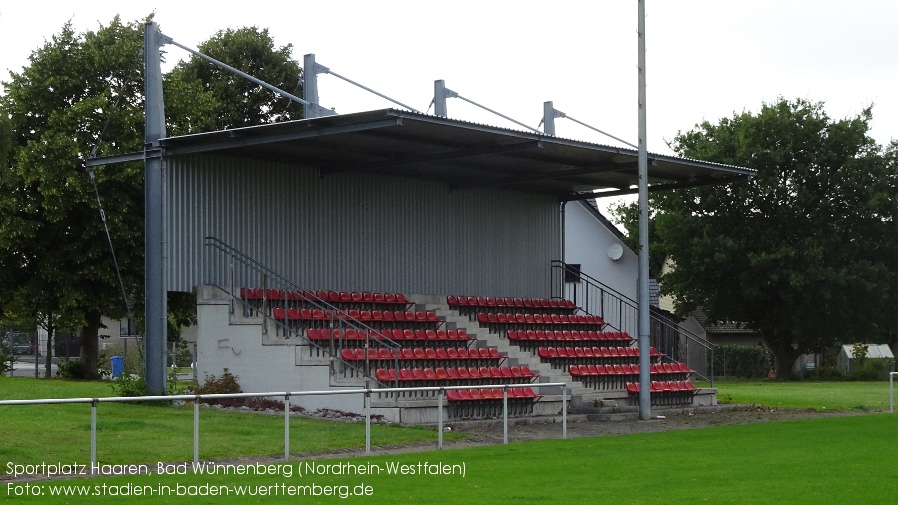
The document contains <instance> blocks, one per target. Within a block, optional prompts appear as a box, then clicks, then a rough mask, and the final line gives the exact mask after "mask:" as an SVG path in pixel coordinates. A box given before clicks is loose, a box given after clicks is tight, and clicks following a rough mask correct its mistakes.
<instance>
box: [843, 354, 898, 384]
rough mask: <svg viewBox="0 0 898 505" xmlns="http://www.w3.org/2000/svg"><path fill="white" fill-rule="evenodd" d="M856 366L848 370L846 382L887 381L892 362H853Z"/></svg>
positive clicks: (865, 360)
mask: <svg viewBox="0 0 898 505" xmlns="http://www.w3.org/2000/svg"><path fill="white" fill-rule="evenodd" d="M855 361H856V363H857V366H855V367H854V368H851V369H850V370H848V380H852V381H875V380H882V379H887V378H888V377H889V372H891V371H892V369H893V365H894V362H893V361H892V360H891V359H889V358H882V359H871V358H867V359H863V360H855Z"/></svg>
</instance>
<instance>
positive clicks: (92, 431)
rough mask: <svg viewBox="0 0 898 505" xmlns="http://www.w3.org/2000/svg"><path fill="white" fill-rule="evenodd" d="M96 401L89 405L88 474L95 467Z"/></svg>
mask: <svg viewBox="0 0 898 505" xmlns="http://www.w3.org/2000/svg"><path fill="white" fill-rule="evenodd" d="M97 401H98V400H97V399H96V398H94V399H93V401H92V402H91V403H90V474H91V475H93V474H94V468H96V466H97Z"/></svg>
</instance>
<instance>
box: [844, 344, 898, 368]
mask: <svg viewBox="0 0 898 505" xmlns="http://www.w3.org/2000/svg"><path fill="white" fill-rule="evenodd" d="M855 345H864V346H866V347H867V356H866V359H891V360H892V363H893V368H894V361H895V355H894V354H893V353H892V350H891V349H890V348H889V346H887V345H886V344H844V345H842V349H841V350H840V351H839V357H838V358H837V359H836V367H837V368H838V369H839V371H840V372H842V373H843V374H847V373H848V372H850V371H851V370H852V369H853V368H854V367H855V366H856V363H857V358H855V356H854V346H855Z"/></svg>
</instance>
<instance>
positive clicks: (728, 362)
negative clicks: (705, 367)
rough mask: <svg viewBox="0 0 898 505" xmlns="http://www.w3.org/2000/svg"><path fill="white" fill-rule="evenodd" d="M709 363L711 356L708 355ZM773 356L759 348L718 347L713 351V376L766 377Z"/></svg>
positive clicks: (741, 346) (771, 364)
mask: <svg viewBox="0 0 898 505" xmlns="http://www.w3.org/2000/svg"><path fill="white" fill-rule="evenodd" d="M708 360H709V362H710V360H711V356H710V354H709V356H708ZM772 366H773V354H771V353H770V351H768V350H767V349H765V348H764V347H761V346H743V345H719V346H717V348H716V349H715V350H714V374H715V375H719V376H726V377H740V378H746V379H750V378H755V377H767V372H768V371H769V370H770V368H771V367H772Z"/></svg>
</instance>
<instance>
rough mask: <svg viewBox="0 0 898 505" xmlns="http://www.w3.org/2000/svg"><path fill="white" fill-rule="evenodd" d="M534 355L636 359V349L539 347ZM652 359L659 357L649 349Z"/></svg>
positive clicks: (655, 351)
mask: <svg viewBox="0 0 898 505" xmlns="http://www.w3.org/2000/svg"><path fill="white" fill-rule="evenodd" d="M536 355H537V356H539V357H540V358H543V359H554V358H620V357H626V358H638V357H639V348H638V347H592V348H590V347H540V348H539V349H537V351H536ZM649 355H650V356H652V357H658V356H661V353H660V352H658V349H655V348H654V347H652V348H651V349H649Z"/></svg>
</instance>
